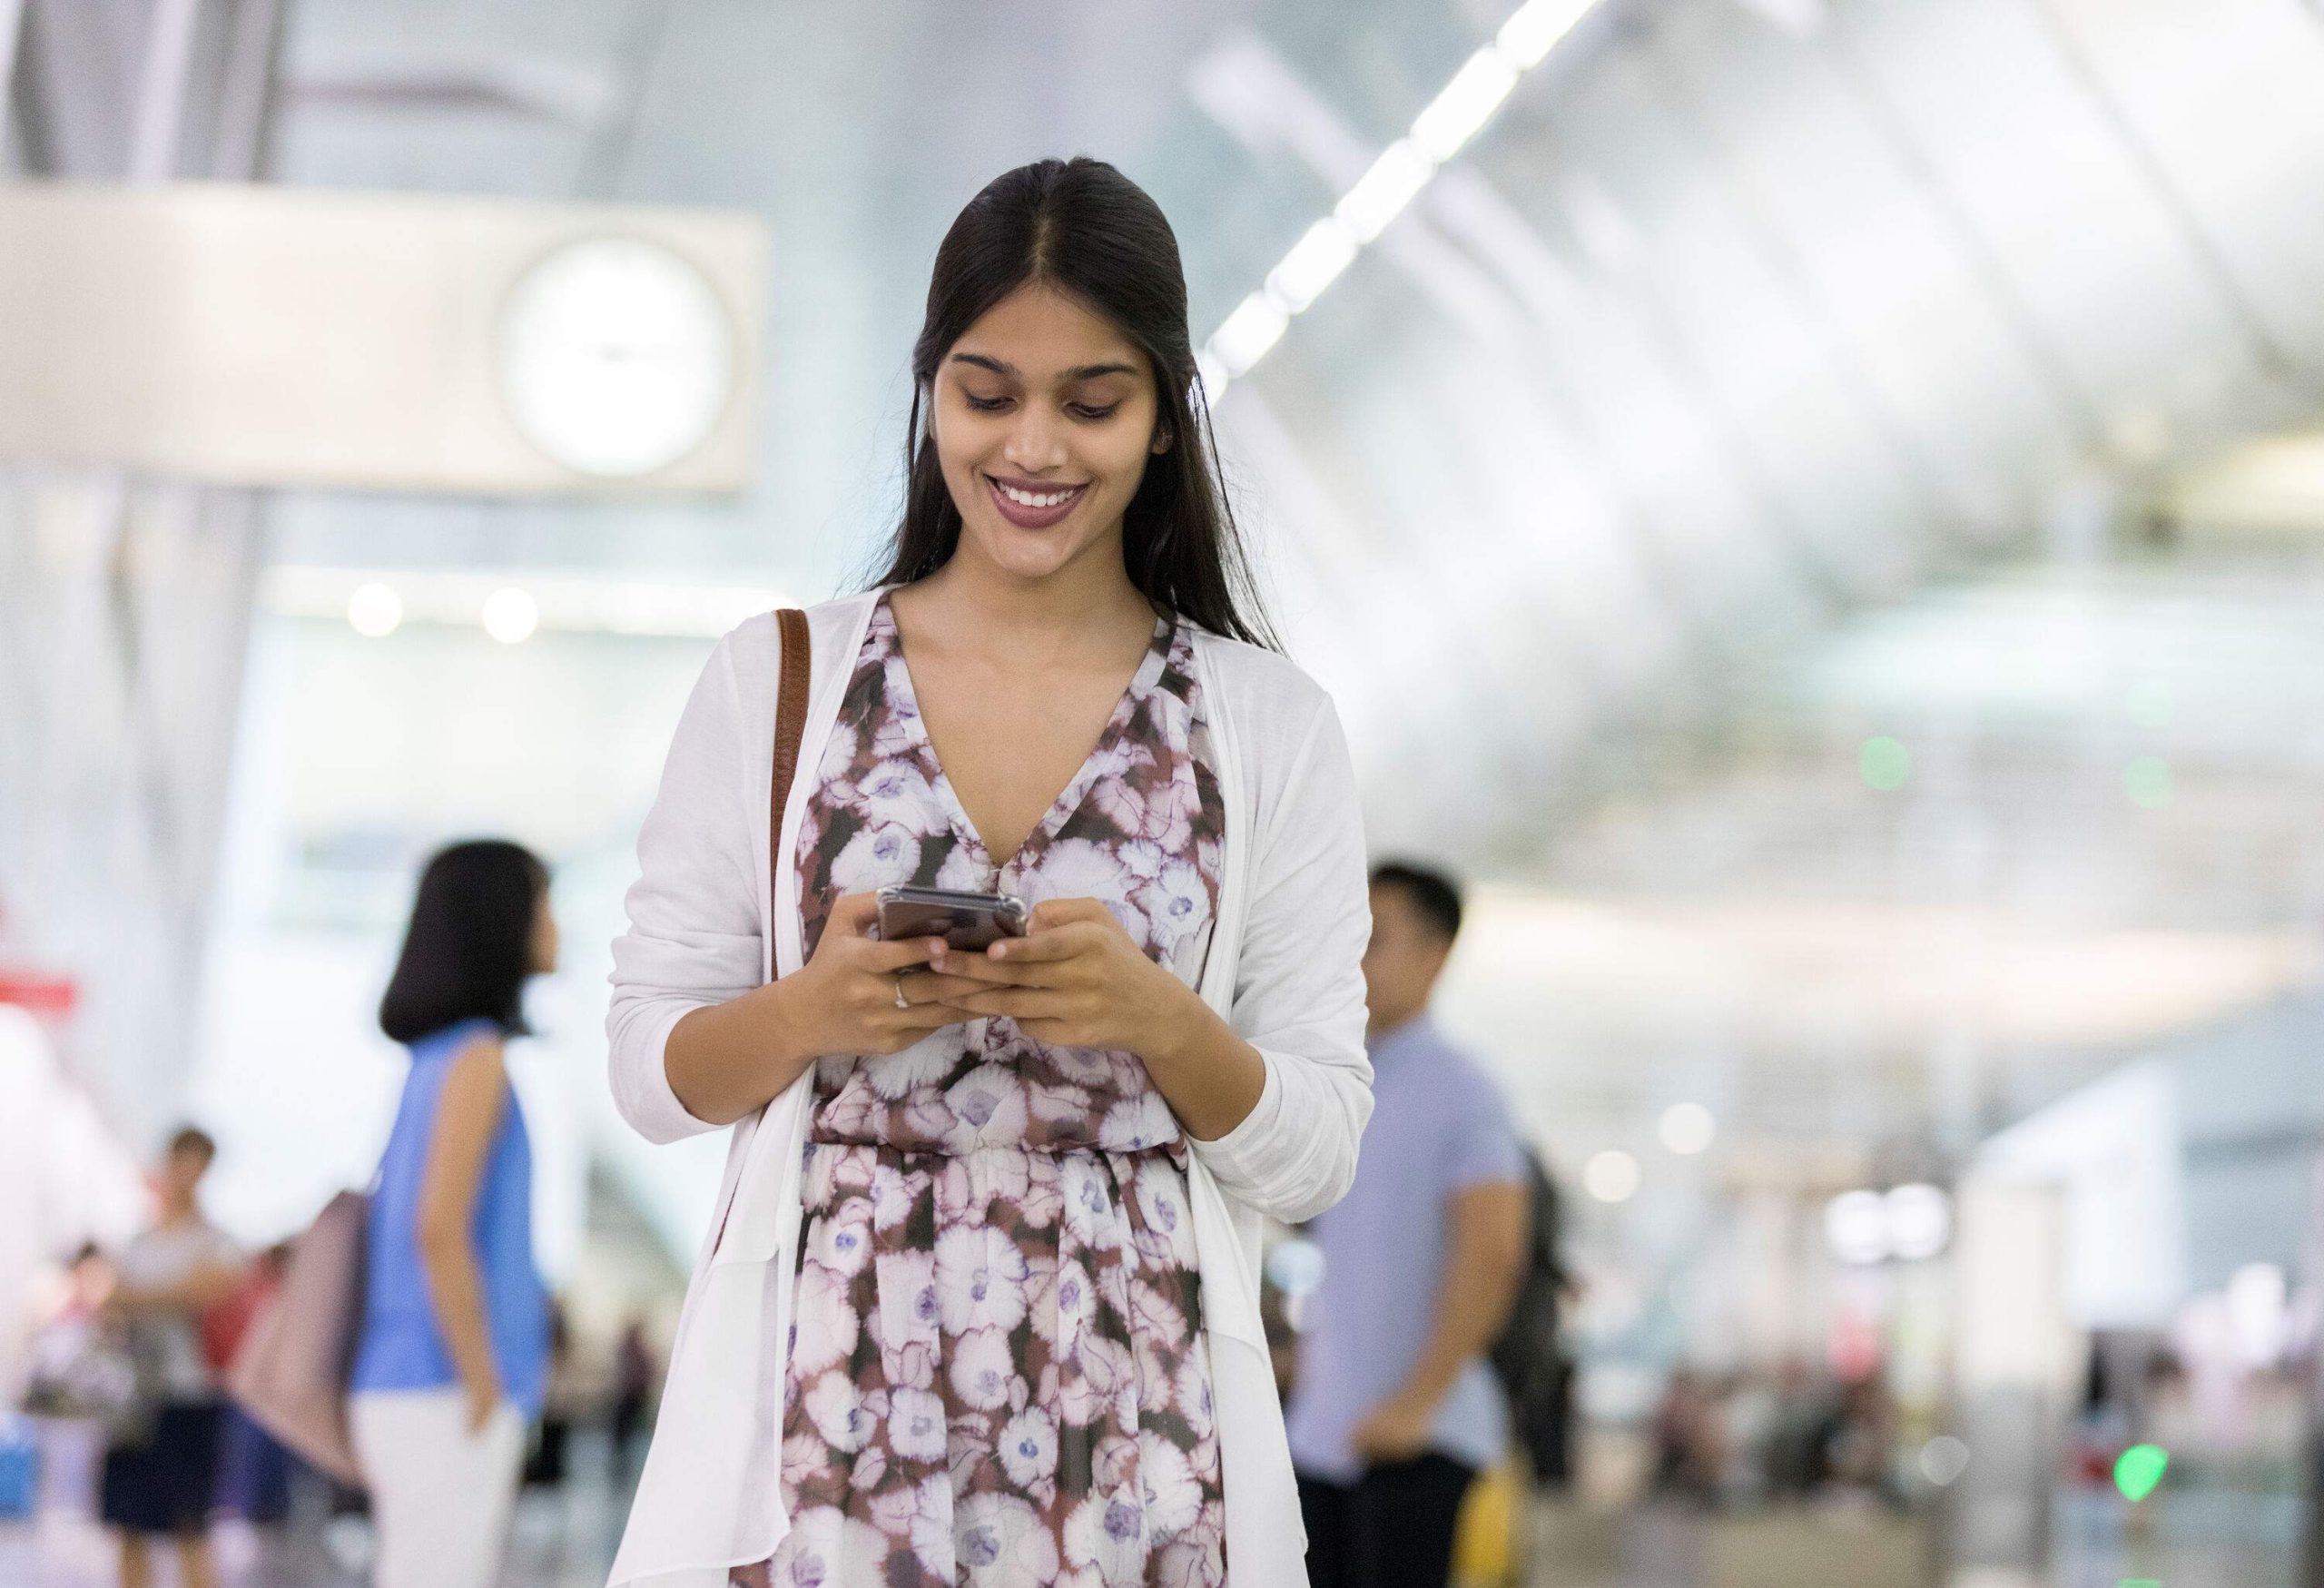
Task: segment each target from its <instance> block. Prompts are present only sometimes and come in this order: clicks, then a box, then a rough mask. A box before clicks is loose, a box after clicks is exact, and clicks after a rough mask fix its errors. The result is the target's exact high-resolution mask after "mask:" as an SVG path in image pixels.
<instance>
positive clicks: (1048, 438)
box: [1000, 402, 1066, 475]
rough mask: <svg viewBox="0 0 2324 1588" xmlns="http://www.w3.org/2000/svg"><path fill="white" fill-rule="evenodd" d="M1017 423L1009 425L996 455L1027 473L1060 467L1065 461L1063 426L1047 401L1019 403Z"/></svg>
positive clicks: (1061, 418)
mask: <svg viewBox="0 0 2324 1588" xmlns="http://www.w3.org/2000/svg"><path fill="white" fill-rule="evenodd" d="M1016 417H1017V422H1016V423H1015V424H1013V425H1011V426H1009V438H1008V439H1007V440H1005V441H1004V442H1002V443H1001V448H1000V455H1001V457H1002V458H1003V459H1007V461H1008V464H1009V468H1011V469H1021V470H1022V471H1023V472H1024V473H1026V474H1028V475H1039V474H1044V473H1046V472H1048V471H1049V470H1050V469H1057V468H1059V467H1061V466H1062V465H1063V464H1064V462H1065V450H1066V449H1065V428H1064V419H1063V416H1061V415H1059V414H1058V413H1057V412H1055V411H1054V410H1053V409H1050V408H1049V405H1048V404H1047V403H1040V402H1027V403H1022V404H1020V405H1019V407H1018V409H1017V416H1016Z"/></svg>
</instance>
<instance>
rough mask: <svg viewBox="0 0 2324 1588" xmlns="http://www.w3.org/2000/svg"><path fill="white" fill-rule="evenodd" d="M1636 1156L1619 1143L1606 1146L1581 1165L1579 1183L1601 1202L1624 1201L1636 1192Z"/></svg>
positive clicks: (1638, 1175)
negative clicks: (1625, 1150) (1622, 1147)
mask: <svg viewBox="0 0 2324 1588" xmlns="http://www.w3.org/2000/svg"><path fill="white" fill-rule="evenodd" d="M1640 1178H1641V1177H1640V1173H1639V1167H1638V1159H1635V1158H1632V1157H1631V1156H1630V1154H1629V1153H1627V1152H1624V1151H1623V1150H1622V1149H1620V1148H1619V1147H1611V1148H1608V1149H1606V1150H1605V1151H1603V1152H1601V1153H1600V1154H1598V1155H1597V1156H1596V1157H1595V1158H1592V1159H1590V1161H1589V1162H1588V1163H1585V1164H1583V1165H1582V1166H1581V1185H1582V1189H1584V1190H1587V1191H1588V1192H1589V1193H1590V1195H1591V1196H1593V1197H1595V1198H1598V1200H1600V1202H1627V1201H1629V1200H1630V1198H1632V1197H1634V1196H1636V1195H1637V1194H1638V1186H1639V1180H1640Z"/></svg>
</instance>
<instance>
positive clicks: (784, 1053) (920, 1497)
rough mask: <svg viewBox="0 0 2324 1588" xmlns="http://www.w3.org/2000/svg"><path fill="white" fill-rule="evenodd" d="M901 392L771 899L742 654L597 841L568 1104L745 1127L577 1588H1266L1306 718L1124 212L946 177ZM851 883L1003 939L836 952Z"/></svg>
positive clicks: (1088, 178) (1355, 944)
mask: <svg viewBox="0 0 2324 1588" xmlns="http://www.w3.org/2000/svg"><path fill="white" fill-rule="evenodd" d="M912 372H913V378H914V383H913V388H912V392H913V409H912V416H911V423H910V425H909V427H908V430H907V435H908V437H909V439H908V443H907V444H908V447H909V448H910V471H909V477H908V483H907V485H906V500H905V507H904V513H903V518H902V522H901V525H900V526H899V528H898V531H897V534H896V538H895V544H894V546H893V547H892V548H891V556H890V558H889V561H888V566H887V568H886V571H885V572H884V573H883V574H882V576H881V578H880V580H879V585H878V587H877V588H876V589H874V590H872V591H871V592H868V593H866V594H863V595H859V596H856V597H851V598H848V599H844V600H841V601H835V602H832V603H828V604H826V605H823V606H820V607H815V608H813V609H812V611H811V612H809V613H808V614H807V619H808V626H809V630H810V636H811V642H812V646H813V656H814V662H813V667H814V673H813V677H812V693H811V698H812V700H813V701H814V702H816V703H817V704H816V705H815V706H814V707H813V708H812V710H811V712H810V716H809V720H810V722H811V723H812V724H814V726H812V727H811V728H810V729H809V730H808V732H807V735H806V737H805V739H804V740H803V744H802V745H801V748H800V753H799V757H798V769H799V774H800V775H799V779H798V782H797V784H795V786H793V788H792V789H791V790H790V792H789V796H788V799H787V802H785V803H784V804H780V805H778V807H777V811H776V814H777V815H778V817H780V818H782V820H781V821H780V823H779V827H778V832H779V837H778V840H777V843H776V844H774V845H773V846H772V847H773V851H774V856H775V859H774V864H773V878H772V879H770V877H769V875H768V853H769V849H770V847H771V846H770V844H769V842H768V838H769V833H768V828H769V788H770V785H771V783H772V781H773V780H772V779H771V778H770V776H769V772H768V769H769V766H770V764H771V763H772V760H773V755H772V751H773V732H772V728H773V724H774V722H775V720H776V701H777V684H778V673H779V670H780V669H781V668H782V667H783V666H785V665H786V664H785V663H784V661H783V656H782V651H781V649H780V648H779V642H778V637H777V632H778V631H777V626H776V622H775V620H774V619H773V618H772V617H768V618H763V619H759V620H755V621H754V622H753V623H752V624H748V625H745V626H743V627H742V628H739V629H737V630H735V632H734V633H733V634H732V635H729V636H727V638H726V640H725V642H724V643H723V644H722V645H721V646H720V647H719V649H718V651H717V653H716V655H715V656H714V658H713V659H712V661H711V663H710V665H709V666H708V667H707V668H706V669H705V671H704V675H703V678H702V682H701V684H700V686H698V687H697V689H696V691H695V693H694V696H693V699H692V700H691V701H690V703H689V704H688V705H687V708H686V714H685V716H684V721H683V722H682V723H681V725H680V727H679V729H678V733H677V736H676V737H675V740H674V741H673V744H672V746H671V750H670V756H669V762H668V765H667V768H666V770H665V773H664V775H663V782H662V787H661V792H660V794H659V796H658V797H657V799H656V801H655V806H654V810H653V814H651V816H649V818H648V819H647V823H646V825H645V831H644V833H643V834H642V835H641V836H640V838H639V841H638V858H639V863H640V873H641V874H640V878H639V881H638V883H637V884H636V886H635V887H634V888H633V889H632V890H631V891H630V894H629V918H630V929H629V932H628V933H627V934H626V935H625V936H624V937H623V938H622V939H621V940H620V941H619V942H617V943H616V944H615V996H614V1007H613V1014H612V1017H611V1020H610V1021H609V1029H610V1031H611V1033H612V1036H613V1048H614V1060H613V1070H614V1086H615V1097H616V1100H618V1101H619V1102H620V1103H621V1106H622V1109H623V1111H624V1113H625V1115H626V1116H627V1117H628V1118H629V1119H630V1120H631V1121H632V1122H633V1123H635V1125H636V1126H637V1127H638V1128H639V1129H640V1130H642V1131H643V1132H644V1133H645V1135H647V1136H648V1137H649V1138H652V1139H656V1140H669V1139H674V1138H676V1137H681V1136H685V1135H691V1134H694V1133H698V1132H700V1131H703V1130H706V1129H712V1128H713V1127H714V1126H715V1125H718V1124H725V1123H735V1122H737V1121H740V1122H741V1123H740V1125H739V1126H738V1128H737V1129H736V1131H735V1136H734V1148H733V1149H732V1150H731V1153H730V1159H729V1161H730V1164H731V1165H732V1166H733V1167H732V1168H731V1169H730V1170H729V1174H728V1179H727V1185H728V1187H729V1191H728V1196H729V1197H730V1198H731V1200H730V1201H729V1203H728V1204H727V1207H726V1208H725V1211H724V1213H723V1214H722V1215H721V1223H720V1225H719V1227H718V1229H717V1231H716V1232H714V1236H713V1238H712V1242H711V1247H710V1250H709V1252H708V1254H707V1256H706V1259H705V1261H704V1266H702V1267H700V1268H698V1270H697V1273H696V1276H695V1279H694V1286H693V1288H692V1292H691V1294H690V1296H689V1298H688V1302H687V1307H686V1315H685V1322H684V1326H683V1327H682V1328H681V1330H680V1332H679V1335H678V1339H677V1345H676V1346H675V1350H674V1359H673V1361H672V1364H671V1370H670V1378H669V1384H668V1386H667V1388H666V1389H665V1392H664V1395H663V1398H662V1409H661V1414H660V1419H659V1422H658V1424H657V1425H656V1427H655V1436H654V1444H653V1447H652V1450H651V1451H650V1452H649V1454H648V1455H647V1457H646V1464H645V1473H644V1475H643V1477H642V1479H641V1481H640V1484H639V1487H638V1497H637V1501H636V1503H635V1505H634V1506H633V1507H632V1509H631V1513H630V1520H629V1526H628V1531H627V1533H626V1534H625V1539H624V1542H623V1545H622V1552H621V1557H620V1559H619V1561H618V1562H617V1563H616V1565H615V1581H616V1582H629V1581H638V1582H645V1583H652V1582H656V1581H667V1580H671V1579H672V1578H673V1577H674V1576H675V1573H686V1575H685V1577H684V1579H683V1580H685V1581H694V1580H697V1579H696V1578H695V1577H694V1573H695V1572H698V1571H700V1570H701V1569H702V1568H703V1567H704V1565H705V1564H708V1563H715V1562H718V1561H720V1560H722V1559H723V1560H725V1561H727V1562H731V1563H734V1565H735V1566H737V1567H739V1568H741V1570H740V1571H739V1572H738V1573H737V1574H738V1575H739V1576H741V1577H742V1578H743V1580H744V1581H749V1582H757V1583H765V1582H767V1581H769V1580H772V1581H773V1582H774V1583H782V1584H785V1585H786V1588H787V1585H791V1584H798V1583H832V1584H839V1583H851V1584H852V1583H879V1584H912V1585H915V1588H917V1585H921V1584H932V1583H951V1582H955V1581H958V1582H961V1583H969V1582H975V1583H1012V1584H1013V1583H1049V1582H1052V1581H1064V1580H1070V1581H1075V1582H1088V1583H1094V1582H1097V1581H1098V1580H1100V1578H1101V1577H1102V1580H1104V1581H1106V1582H1108V1583H1157V1582H1167V1583H1173V1584H1183V1585H1185V1588H1216V1584H1218V1583H1221V1581H1222V1580H1223V1579H1224V1578H1225V1577H1226V1574H1227V1573H1230V1572H1231V1573H1232V1578H1233V1581H1235V1582H1236V1583H1248V1584H1252V1585H1254V1588H1275V1584H1281V1583H1292V1582H1295V1581H1296V1579H1297V1576H1298V1573H1299V1559H1300V1557H1299V1549H1298V1542H1297V1541H1298V1517H1297V1514H1296V1512H1295V1508H1294V1507H1295V1504H1296V1501H1295V1495H1294V1490H1293V1484H1292V1475H1291V1471H1290V1463H1289V1459H1288V1456H1287V1454H1286V1453H1285V1447H1284V1442H1283V1436H1282V1425H1281V1423H1280V1420H1279V1416H1280V1413H1279V1407H1278V1405H1277V1403H1276V1400H1275V1395H1274V1388H1273V1383H1272V1378H1271V1370H1270V1368H1269V1366H1268V1363H1267V1361H1266V1357H1265V1349H1264V1346H1263V1345H1262V1344H1261V1341H1262V1339H1263V1335H1262V1330H1261V1325H1260V1321H1259V1317H1258V1297H1257V1289H1256V1274H1257V1269H1258V1265H1259V1252H1258V1236H1259V1233H1260V1220H1261V1218H1262V1216H1264V1215H1267V1214H1274V1215H1276V1216H1279V1217H1282V1218H1289V1219H1298V1218H1309V1217H1312V1216H1313V1215H1314V1214H1315V1212H1316V1211H1317V1210H1319V1209H1320V1208H1324V1207H1325V1206H1328V1205H1329V1204H1330V1203H1331V1202H1332V1201H1333V1200H1334V1198H1337V1197H1338V1196H1339V1194H1340V1193H1341V1191H1342V1190H1344V1189H1345V1187H1346V1185H1347V1183H1348V1178H1349V1176H1350V1175H1351V1174H1352V1173H1353V1170H1354V1161H1355V1156H1356V1143H1357V1139H1358V1136H1359V1134H1360V1132H1361V1131H1362V1129H1363V1126H1364V1118H1365V1116H1366V1115H1367V1114H1368V1113H1369V1111H1370V1107H1371V1098H1370V1094H1369V1091H1368V1090H1367V1087H1366V1084H1365V1082H1366V1080H1367V1079H1368V1067H1367V1066H1366V1064H1365V1061H1364V1050H1363V1041H1362V1038H1363V1028H1364V1014H1363V996H1364V989H1363V981H1362V977H1361V973H1360V971H1359V969H1358V961H1359V959H1360V958H1361V955H1362V952H1363V943H1364V932H1365V917H1364V899H1365V895H1364V844H1363V833H1362V826H1361V819H1360V814H1359V811H1358V807H1357V805H1356V802H1355V794H1354V774H1353V769H1352V767H1351V765H1350V764H1349V761H1348V756H1347V752H1346V749H1345V746H1344V740H1343V738H1342V735H1341V732H1340V728H1339V725H1338V720H1337V717H1336V715H1334V711H1333V708H1332V705H1331V703H1330V700H1329V698H1328V697H1327V696H1326V695H1324V693H1323V691H1322V690H1321V689H1319V688H1318V687H1317V686H1315V683H1314V682H1313V681H1312V680H1310V679H1308V678H1307V677H1306V676H1305V675H1304V674H1302V673H1301V672H1299V671H1298V669H1297V668H1295V666H1292V664H1290V663H1289V662H1287V661H1285V659H1284V658H1283V657H1282V656H1279V655H1276V654H1275V653H1274V652H1273V651H1272V650H1271V649H1270V648H1269V647H1268V646H1267V644H1266V643H1265V623H1264V619H1263V618H1262V617H1261V616H1260V615H1259V613H1258V612H1257V610H1256V603H1255V602H1254V601H1253V599H1252V597H1251V596H1250V591H1249V583H1248V579H1247V576H1246V572H1245V570H1244V564H1243V557H1242V554H1241V549H1240V544H1239V540H1238V538H1237V535H1236V528H1235V525H1234V520H1233V518H1232V516H1231V514H1230V513H1229V511H1228V509H1227V508H1226V501H1225V498H1224V495H1223V491H1222V488H1221V486H1220V483H1219V480H1218V478H1217V473H1216V469H1215V468H1214V467H1213V466H1212V464H1211V462H1210V459H1209V456H1208V443H1207V439H1206V426H1205V425H1204V424H1203V422H1202V419H1201V409H1200V406H1199V403H1198V401H1197V399H1196V390H1197V388H1196V381H1195V353H1194V345H1193V339H1192V336H1191V334H1190V331H1189V328H1188V325H1187V298H1186V282H1185V279H1184V276H1183V274H1182V272H1181V271H1180V268H1179V263H1178V252H1177V242H1176V240H1175V239H1174V237H1173V236H1172V233H1171V231H1170V226H1169V222H1167V220H1166V219H1165V218H1164V216H1163V214H1162V212H1161V211H1160V210H1159V209H1158V208H1157V206H1156V205H1155V203H1154V201H1153V200H1152V199H1151V198H1150V197H1148V196H1147V194H1146V193H1145V192H1143V191H1142V190H1140V189H1139V188H1138V187H1137V185H1136V184H1135V183H1133V182H1130V180H1129V179H1128V177H1126V176H1124V175H1123V174H1122V173H1120V172H1118V171H1117V170H1115V169H1114V168H1113V167H1112V166H1110V165H1107V164H1105V163H1102V162H1098V161H1094V160H1086V159H1077V160H1072V161H1054V160H1051V161H1041V162H1039V163H1034V164H1031V165H1027V166H1023V167H1020V168H1019V169H1018V170H1015V171H1012V172H1009V173H1005V174H1003V175H1002V176H1000V177H999V178H997V179H996V180H994V181H993V182H990V183H989V184H988V185H987V186H986V187H985V189H984V190H983V191H982V192H980V193H979V194H978V195H977V197H976V198H975V199H973V200H971V201H970V203H969V205H968V207H967V208H966V209H964V210H963V211H962V212H960V216H959V218H958V219H957V220H955V221H954V222H953V224H952V226H951V228H950V230H949V231H948V232H947V233H946V235H945V238H944V241H943V242H942V244H941V245H940V248H939V249H938V251H937V257H936V266H935V271H934V275H933V279H932V281H931V284H930V288H929V293H928V313H927V319H926V321H925V323H924V325H923V327H922V329H921V335H920V339H919V341H918V343H917V344H916V346H915V349H914V351H913V355H912ZM794 681H795V679H793V678H784V679H782V680H781V682H783V683H784V684H790V683H793V682H794ZM896 883H919V884H922V885H928V884H933V885H936V886H939V887H944V888H952V889H962V890H976V891H980V892H981V891H996V892H1000V893H1006V894H1009V895H1010V896H1013V897H1015V898H1018V899H1019V900H1021V901H1023V902H1027V903H1029V904H1030V905H1031V906H1032V909H1031V918H1030V930H1029V932H1028V933H1027V934H1026V935H1024V936H1021V937H1002V938H1000V940H999V941H997V942H993V943H991V945H990V948H989V949H985V950H977V949H969V948H948V947H947V946H946V945H945V942H944V940H943V939H942V938H940V937H929V938H909V939H904V940H902V941H881V939H879V938H877V937H875V936H874V935H873V932H872V929H873V928H874V927H875V925H876V924H877V903H876V900H875V897H874V894H875V892H876V890H878V889H880V888H881V887H883V886H887V885H890V884H896ZM770 963H771V964H772V965H773V967H774V969H775V971H776V972H779V977H778V979H777V980H774V981H767V975H768V969H767V968H768V966H769V965H770ZM802 1155H803V1156H802ZM1198 1231H1199V1232H1200V1235H1199V1238H1198V1236H1197V1232H1198ZM794 1232H795V1233H794ZM778 1264H779V1265H783V1267H776V1265H778ZM794 1274H795V1275H796V1277H797V1282H796V1289H795V1316H794V1317H793V1319H792V1323H793V1329H786V1328H785V1327H784V1311H785V1307H786V1303H787V1302H788V1301H789V1300H790V1299H791V1297H793V1294H794V1292H793V1291H792V1289H791V1288H790V1286H789V1284H788V1281H789V1279H790V1278H791V1277H792V1276H793V1275H794ZM786 1347H787V1356H786ZM769 1357H772V1358H773V1361H772V1362H770V1361H768V1360H767V1359H768V1358H769ZM753 1395H755V1396H757V1397H758V1398H756V1399H753ZM1226 1451H1232V1452H1234V1453H1235V1454H1234V1455H1233V1457H1232V1459H1228V1458H1226V1457H1225V1456H1224V1455H1222V1452H1226ZM722 1486H723V1487H722ZM1228 1562H1231V1563H1232V1564H1231V1565H1229V1564H1228ZM1068 1573H1069V1577H1068V1576H1067V1575H1066V1574H1068ZM699 1580H700V1581H703V1582H705V1583H706V1582H707V1581H709V1578H708V1577H707V1576H704V1577H701V1578H700V1579H699Z"/></svg>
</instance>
